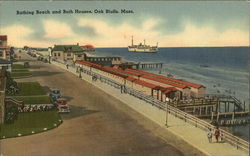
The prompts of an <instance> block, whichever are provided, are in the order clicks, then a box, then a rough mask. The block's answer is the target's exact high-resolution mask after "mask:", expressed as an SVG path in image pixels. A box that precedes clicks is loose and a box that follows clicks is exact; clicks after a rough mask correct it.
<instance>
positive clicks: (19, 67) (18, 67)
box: [11, 64, 32, 78]
mask: <svg viewBox="0 0 250 156" xmlns="http://www.w3.org/2000/svg"><path fill="white" fill-rule="evenodd" d="M31 75H32V73H31V72H30V71H29V70H28V69H27V68H25V67H24V65H23V64H13V65H12V72H11V77H13V78H18V77H24V76H31Z"/></svg>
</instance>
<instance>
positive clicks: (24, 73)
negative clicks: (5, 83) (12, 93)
mask: <svg viewBox="0 0 250 156" xmlns="http://www.w3.org/2000/svg"><path fill="white" fill-rule="evenodd" d="M10 75H11V77H12V78H18V77H23V76H31V75H32V73H31V72H20V73H15V72H14V73H10Z"/></svg>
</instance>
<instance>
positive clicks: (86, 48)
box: [81, 44, 95, 52]
mask: <svg viewBox="0 0 250 156" xmlns="http://www.w3.org/2000/svg"><path fill="white" fill-rule="evenodd" d="M81 47H82V49H83V51H85V52H91V51H95V47H94V46H93V45H90V44H87V45H83V46H81Z"/></svg>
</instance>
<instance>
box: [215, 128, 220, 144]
mask: <svg viewBox="0 0 250 156" xmlns="http://www.w3.org/2000/svg"><path fill="white" fill-rule="evenodd" d="M214 136H215V139H216V142H218V141H219V136H220V130H219V127H217V128H216V130H215V132H214Z"/></svg>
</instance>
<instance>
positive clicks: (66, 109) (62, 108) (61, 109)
mask: <svg viewBox="0 0 250 156" xmlns="http://www.w3.org/2000/svg"><path fill="white" fill-rule="evenodd" d="M57 109H58V112H59V113H69V112H70V109H69V106H68V105H65V106H63V105H62V106H58V107H57Z"/></svg>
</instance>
